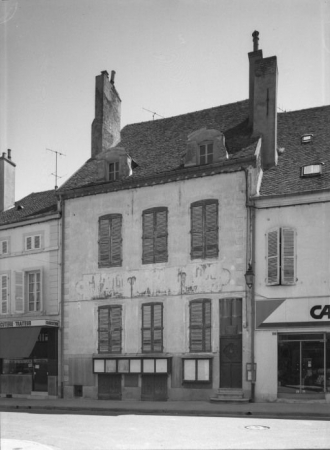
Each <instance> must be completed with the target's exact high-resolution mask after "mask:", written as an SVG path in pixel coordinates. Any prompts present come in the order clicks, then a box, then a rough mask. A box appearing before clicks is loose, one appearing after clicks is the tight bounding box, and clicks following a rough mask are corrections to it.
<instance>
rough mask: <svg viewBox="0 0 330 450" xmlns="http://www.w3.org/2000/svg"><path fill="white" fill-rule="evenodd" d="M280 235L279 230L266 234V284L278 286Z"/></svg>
mask: <svg viewBox="0 0 330 450" xmlns="http://www.w3.org/2000/svg"><path fill="white" fill-rule="evenodd" d="M279 238H280V233H279V229H278V228H276V229H273V230H270V231H269V232H268V233H267V234H266V240H267V242H266V245H267V256H266V259H267V284H269V285H273V284H279V282H280V271H279V262H280V261H279V260H280V258H279V250H280V239H279Z"/></svg>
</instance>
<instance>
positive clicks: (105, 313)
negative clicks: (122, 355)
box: [99, 307, 110, 353]
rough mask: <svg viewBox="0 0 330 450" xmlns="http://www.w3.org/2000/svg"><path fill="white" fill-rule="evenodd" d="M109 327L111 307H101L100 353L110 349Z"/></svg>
mask: <svg viewBox="0 0 330 450" xmlns="http://www.w3.org/2000/svg"><path fill="white" fill-rule="evenodd" d="M109 327H110V320H109V308H108V307H107V308H99V353H108V352H109V351H110V346H109Z"/></svg>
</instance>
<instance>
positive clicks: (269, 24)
mask: <svg viewBox="0 0 330 450" xmlns="http://www.w3.org/2000/svg"><path fill="white" fill-rule="evenodd" d="M254 30H258V31H259V32H260V36H259V37H260V41H259V44H260V48H261V49H262V50H263V55H264V56H265V57H268V56H274V55H276V56H277V58H278V60H277V61H278V69H279V85H278V106H279V108H280V109H282V110H287V111H292V110H297V109H305V108H311V107H315V106H322V105H326V104H330V86H329V84H330V81H329V80H330V0H0V45H1V49H0V50H1V51H0V58H1V61H0V62H1V64H0V94H1V95H0V102H1V106H0V108H1V109H0V143H1V146H0V151H1V153H2V152H5V151H7V149H8V148H10V149H12V159H13V161H14V162H15V163H16V165H17V166H16V200H18V199H20V198H22V197H24V196H25V195H28V194H29V193H31V192H38V191H43V190H48V189H52V188H53V187H54V185H55V180H54V177H53V176H52V175H51V174H52V173H54V172H55V154H54V153H51V152H50V151H47V150H46V149H47V148H48V149H52V150H56V151H58V152H61V153H63V154H65V155H66V156H61V157H59V160H58V174H59V175H60V176H61V177H62V178H61V179H60V180H59V185H61V184H62V183H63V182H64V181H65V180H66V179H67V178H68V177H69V176H70V175H72V174H73V173H74V172H75V171H76V170H77V169H78V168H79V167H80V166H81V165H82V164H83V163H84V162H85V161H86V160H87V159H88V158H89V157H90V154H91V144H90V142H91V124H92V121H93V118H94V89H95V76H96V75H98V74H99V73H100V72H101V71H102V70H107V71H108V72H109V73H110V72H111V70H115V71H116V78H115V85H116V88H117V90H118V92H119V94H120V97H121V99H122V118H121V122H122V127H123V126H125V125H127V124H129V123H136V122H142V121H147V120H152V119H153V114H152V113H150V112H148V111H146V109H147V110H150V111H153V112H156V113H157V114H158V115H160V116H163V117H171V116H175V115H178V114H183V113H187V112H192V111H197V110H201V109H205V108H210V107H213V106H218V105H221V104H227V103H232V102H236V101H240V100H244V99H247V98H248V56H247V53H248V52H249V51H252V48H253V46H252V37H251V34H252V32H253V31H254ZM157 117H158V116H155V119H156V118H157ZM306 131H308V130H306Z"/></svg>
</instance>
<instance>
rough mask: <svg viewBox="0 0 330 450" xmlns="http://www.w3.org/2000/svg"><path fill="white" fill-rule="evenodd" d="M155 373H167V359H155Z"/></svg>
mask: <svg viewBox="0 0 330 450" xmlns="http://www.w3.org/2000/svg"><path fill="white" fill-rule="evenodd" d="M156 372H160V373H166V372H167V359H156Z"/></svg>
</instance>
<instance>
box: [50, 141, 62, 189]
mask: <svg viewBox="0 0 330 450" xmlns="http://www.w3.org/2000/svg"><path fill="white" fill-rule="evenodd" d="M46 150H48V151H49V152H53V153H55V173H52V174H51V175H54V177H55V191H56V189H57V188H58V186H57V179H58V178H62V177H60V176H59V175H57V156H58V155H60V156H66V155H65V154H64V153H60V152H58V151H57V150H52V149H51V148H46Z"/></svg>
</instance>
